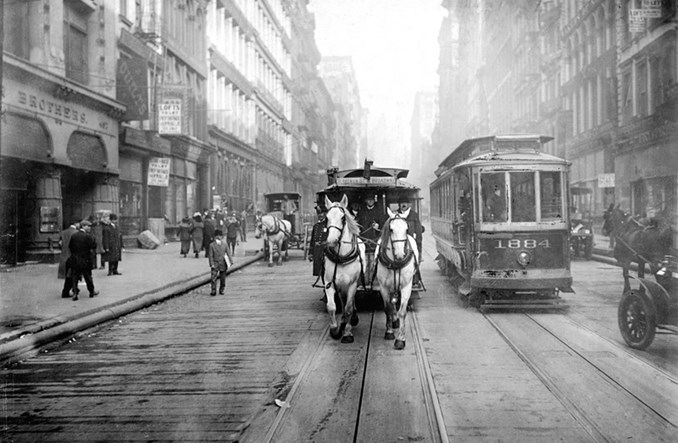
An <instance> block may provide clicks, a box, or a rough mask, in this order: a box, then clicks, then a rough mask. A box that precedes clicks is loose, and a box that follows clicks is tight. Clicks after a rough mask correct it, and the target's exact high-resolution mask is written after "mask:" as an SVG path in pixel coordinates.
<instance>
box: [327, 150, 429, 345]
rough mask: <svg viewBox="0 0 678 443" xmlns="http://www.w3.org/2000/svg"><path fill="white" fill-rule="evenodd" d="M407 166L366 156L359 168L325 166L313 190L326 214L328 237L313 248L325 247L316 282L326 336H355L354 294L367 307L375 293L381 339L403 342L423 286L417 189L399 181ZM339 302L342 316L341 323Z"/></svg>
mask: <svg viewBox="0 0 678 443" xmlns="http://www.w3.org/2000/svg"><path fill="white" fill-rule="evenodd" d="M408 172H409V171H408V170H406V169H396V168H378V167H372V162H370V161H365V166H364V167H363V168H361V169H349V170H343V171H339V170H337V169H332V170H329V171H328V182H329V183H328V186H327V187H326V188H325V189H323V190H321V191H319V192H318V193H317V194H316V195H317V200H316V205H317V207H318V208H319V209H320V210H321V211H322V212H323V213H324V214H325V215H326V218H327V220H326V224H325V226H324V228H325V230H326V231H325V240H324V241H323V242H322V243H321V244H320V245H319V246H317V247H322V248H323V257H322V259H323V269H322V270H321V272H320V275H319V277H318V281H320V280H322V286H320V285H319V286H320V287H322V288H323V290H324V292H325V295H326V297H327V312H328V314H329V316H330V325H331V330H330V333H331V336H332V337H333V338H339V337H341V339H342V342H352V341H353V336H352V333H351V328H352V326H355V325H356V324H357V321H358V317H357V315H356V298H359V299H360V300H359V301H364V302H365V303H364V304H365V305H368V304H369V305H372V304H373V302H374V301H375V300H376V299H377V297H375V295H380V296H381V297H379V299H380V300H381V301H382V303H383V306H384V311H385V313H386V333H385V337H384V338H386V339H395V342H394V344H395V347H396V348H397V349H402V348H403V347H405V330H406V328H405V317H406V311H407V309H408V307H409V306H410V304H409V302H410V301H411V300H412V298H413V295H415V294H417V293H418V292H419V291H423V290H425V289H424V286H423V284H422V282H421V278H420V274H419V262H420V260H421V253H420V252H421V248H420V244H421V232H422V230H421V223H420V221H419V219H418V215H417V213H418V210H419V188H417V187H416V186H413V185H411V184H408V183H406V182H405V181H403V179H404V178H406V177H407V174H408ZM399 205H401V206H400V208H399ZM410 205H412V207H410ZM398 209H400V211H398ZM415 220H416V223H415ZM415 225H416V227H415ZM412 234H414V235H412ZM318 281H316V283H317V282H318ZM337 304H339V305H340V306H341V310H342V314H343V315H342V321H341V324H340V325H339V324H337V322H336V319H335V312H336V310H337V307H336V305H337Z"/></svg>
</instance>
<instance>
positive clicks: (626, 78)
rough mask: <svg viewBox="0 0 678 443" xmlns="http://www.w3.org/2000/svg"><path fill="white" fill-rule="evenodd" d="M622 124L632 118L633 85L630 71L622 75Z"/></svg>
mask: <svg viewBox="0 0 678 443" xmlns="http://www.w3.org/2000/svg"><path fill="white" fill-rule="evenodd" d="M621 106H622V123H626V122H628V121H629V120H631V117H633V84H632V83H631V70H630V69H627V70H626V71H625V72H623V73H622V102H621Z"/></svg>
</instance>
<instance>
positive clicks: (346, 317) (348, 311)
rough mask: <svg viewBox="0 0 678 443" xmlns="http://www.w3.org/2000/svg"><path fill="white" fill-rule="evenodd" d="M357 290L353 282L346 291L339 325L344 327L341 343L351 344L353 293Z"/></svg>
mask: <svg viewBox="0 0 678 443" xmlns="http://www.w3.org/2000/svg"><path fill="white" fill-rule="evenodd" d="M356 289H358V283H357V282H353V283H351V284H350V285H349V287H348V289H347V291H346V306H344V312H343V313H342V320H341V324H342V326H343V325H345V326H344V335H343V337H341V342H342V343H353V332H351V329H352V328H353V326H352V325H351V318H352V317H353V313H354V312H355V291H356Z"/></svg>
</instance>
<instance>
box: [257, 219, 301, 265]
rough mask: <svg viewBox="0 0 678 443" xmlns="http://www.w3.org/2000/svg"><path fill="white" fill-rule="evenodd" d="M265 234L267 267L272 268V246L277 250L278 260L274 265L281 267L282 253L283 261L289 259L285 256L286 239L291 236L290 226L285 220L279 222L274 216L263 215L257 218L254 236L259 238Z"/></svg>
mask: <svg viewBox="0 0 678 443" xmlns="http://www.w3.org/2000/svg"><path fill="white" fill-rule="evenodd" d="M264 234H266V239H267V240H268V266H269V267H271V266H273V245H275V246H277V248H278V260H277V261H276V264H277V265H278V266H280V265H282V260H283V251H284V252H285V260H288V259H289V256H288V254H287V238H288V237H289V236H291V235H292V224H291V223H290V222H289V221H287V220H281V219H279V218H278V217H276V216H273V215H270V214H264V215H262V216H257V219H256V223H255V224H254V236H255V237H256V238H261V236H262V235H264Z"/></svg>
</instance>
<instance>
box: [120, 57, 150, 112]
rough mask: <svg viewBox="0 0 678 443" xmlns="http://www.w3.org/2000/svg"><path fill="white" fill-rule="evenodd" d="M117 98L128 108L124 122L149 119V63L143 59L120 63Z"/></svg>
mask: <svg viewBox="0 0 678 443" xmlns="http://www.w3.org/2000/svg"><path fill="white" fill-rule="evenodd" d="M116 78H117V98H118V101H121V102H122V103H124V104H125V106H127V110H126V111H125V115H124V116H123V118H122V120H124V121H130V120H147V119H148V62H147V61H146V60H144V59H143V58H141V57H138V56H134V57H129V58H127V57H124V58H120V60H119V61H118V72H117V76H116Z"/></svg>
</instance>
